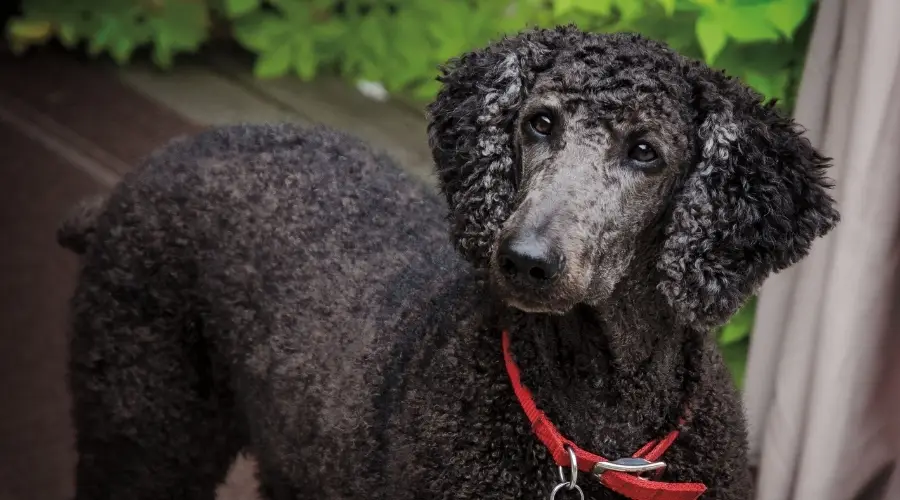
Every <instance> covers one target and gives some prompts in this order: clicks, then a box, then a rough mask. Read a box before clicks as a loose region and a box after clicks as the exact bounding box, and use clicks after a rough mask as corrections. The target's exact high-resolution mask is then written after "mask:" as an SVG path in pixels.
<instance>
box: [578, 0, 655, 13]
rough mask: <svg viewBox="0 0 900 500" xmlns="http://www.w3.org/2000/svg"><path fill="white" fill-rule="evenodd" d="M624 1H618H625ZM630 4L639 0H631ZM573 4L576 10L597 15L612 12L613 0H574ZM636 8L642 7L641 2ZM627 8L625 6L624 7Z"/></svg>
mask: <svg viewBox="0 0 900 500" xmlns="http://www.w3.org/2000/svg"><path fill="white" fill-rule="evenodd" d="M627 1H628V0H625V1H624V2H619V3H625V2H627ZM630 3H631V4H637V3H639V2H637V1H633V2H630ZM575 6H576V7H577V8H578V10H581V11H583V12H587V13H589V14H594V15H597V16H608V15H610V14H611V13H612V7H613V1H612V0H575ZM638 8H641V9H643V4H641V5H639V6H638ZM626 9H627V7H626Z"/></svg>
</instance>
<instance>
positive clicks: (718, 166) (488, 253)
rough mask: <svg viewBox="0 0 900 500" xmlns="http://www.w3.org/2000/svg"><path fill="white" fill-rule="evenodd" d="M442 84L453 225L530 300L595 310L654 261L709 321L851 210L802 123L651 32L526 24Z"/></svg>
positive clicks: (675, 305) (459, 242) (469, 254)
mask: <svg viewBox="0 0 900 500" xmlns="http://www.w3.org/2000/svg"><path fill="white" fill-rule="evenodd" d="M440 80H441V82H442V83H443V88H442V90H441V91H440V93H439V95H438V97H437V99H436V100H435V102H434V103H433V104H432V105H431V106H430V108H429V114H430V123H429V127H428V132H429V141H430V145H431V148H432V151H433V156H434V160H435V163H436V166H437V171H438V178H439V181H440V185H441V188H442V191H443V193H444V194H445V196H446V199H447V202H448V203H449V205H450V218H451V236H452V238H453V240H454V243H455V245H456V247H457V248H458V249H459V251H460V252H461V253H462V254H463V255H464V256H465V257H466V258H467V259H468V260H469V261H470V262H472V263H473V264H474V265H475V266H477V267H480V268H484V269H487V270H489V272H490V275H491V278H492V280H491V281H492V283H493V285H494V286H495V288H496V290H497V291H498V292H499V294H500V295H501V296H502V297H503V298H504V299H506V300H507V301H508V302H509V303H510V304H511V305H513V306H515V307H517V308H519V309H522V310H525V311H531V312H550V313H564V312H566V311H568V310H570V309H571V308H572V307H574V306H576V305H579V304H587V305H598V304H601V303H603V301H605V300H607V299H608V298H609V296H610V294H612V293H613V291H614V289H615V287H616V286H617V285H618V284H620V283H622V282H623V280H625V278H627V277H628V273H629V272H632V273H634V272H638V271H636V269H638V268H642V269H644V271H642V272H643V273H644V274H643V275H642V276H645V278H642V279H643V282H644V283H646V285H647V286H648V287H653V288H654V289H656V290H659V291H660V292H661V293H662V294H663V295H664V296H665V298H666V299H667V301H668V303H669V305H670V306H671V307H672V309H673V311H674V312H675V313H676V317H677V318H679V319H680V320H681V321H682V322H683V323H684V324H687V325H693V326H697V327H703V328H706V327H710V326H713V325H715V324H718V323H721V322H722V321H724V320H726V319H727V318H728V317H729V316H730V315H731V314H733V312H734V311H735V310H736V309H737V307H739V306H740V304H741V303H742V302H743V301H744V300H746V298H747V296H748V295H749V294H751V293H752V292H753V291H754V290H755V289H756V288H757V287H758V286H759V285H760V284H761V283H762V281H763V280H764V279H765V278H766V277H767V276H768V275H769V274H770V273H772V272H775V271H778V270H780V269H782V268H784V267H787V266H789V265H791V264H793V263H794V262H796V261H797V260H798V259H800V258H801V257H803V256H804V255H805V254H806V253H807V252H808V249H809V247H810V244H811V242H812V241H813V240H814V239H815V238H817V237H819V236H821V235H823V234H825V233H826V232H828V231H829V230H830V229H831V228H832V227H833V226H834V224H835V223H836V222H837V220H838V213H837V211H836V210H835V208H834V202H833V200H832V199H831V198H830V196H829V195H828V192H827V190H828V188H829V187H830V186H829V181H828V180H827V179H826V178H825V176H824V169H825V167H826V166H827V159H825V158H823V157H822V156H820V155H819V154H818V153H817V152H816V151H815V149H813V148H812V147H811V145H810V144H809V142H808V141H807V140H806V139H804V138H803V137H802V136H801V134H800V132H799V131H798V130H797V129H796V127H795V125H794V123H793V122H792V121H791V120H789V119H786V118H783V117H782V116H781V115H779V113H778V112H777V111H776V110H775V109H774V108H773V107H772V106H768V105H765V104H763V103H762V99H761V96H760V95H759V94H757V93H755V92H754V91H752V90H750V89H749V88H747V87H746V86H744V85H742V84H741V83H740V82H738V81H736V80H734V79H729V78H727V77H725V76H724V75H722V74H721V73H719V72H715V71H713V70H711V69H709V68H708V67H706V66H705V65H703V64H701V63H699V62H696V61H692V60H689V59H686V58H684V57H682V56H680V55H678V54H676V53H674V52H673V51H671V50H670V49H668V48H667V47H666V46H665V45H663V44H660V43H656V42H652V41H650V40H647V39H644V38H642V37H640V36H638V35H632V34H607V35H601V34H586V33H583V32H581V31H579V30H577V29H575V28H573V27H564V28H557V29H554V30H533V31H528V32H525V33H522V34H520V35H518V36H516V37H513V38H507V39H503V40H501V41H499V42H497V43H494V44H493V45H490V46H489V47H487V48H485V49H483V50H479V51H475V52H471V53H468V54H465V55H463V56H462V57H461V58H459V59H457V60H454V61H451V62H450V63H449V64H448V65H447V66H446V67H445V68H444V71H443V74H442V76H441V78H440ZM648 259H652V261H653V262H654V265H653V266H651V267H652V268H655V270H654V272H652V273H649V275H648V273H647V271H646V266H644V267H641V266H637V265H636V263H639V262H647V261H648ZM632 278H635V277H632ZM629 282H635V280H634V279H631V280H629Z"/></svg>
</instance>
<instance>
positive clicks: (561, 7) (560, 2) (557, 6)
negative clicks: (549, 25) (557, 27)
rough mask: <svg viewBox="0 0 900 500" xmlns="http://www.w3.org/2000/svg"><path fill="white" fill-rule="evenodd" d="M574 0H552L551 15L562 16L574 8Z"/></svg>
mask: <svg viewBox="0 0 900 500" xmlns="http://www.w3.org/2000/svg"><path fill="white" fill-rule="evenodd" d="M575 2H576V0H553V15H554V16H562V15H564V14H566V13H567V12H569V11H570V10H572V9H574V8H575Z"/></svg>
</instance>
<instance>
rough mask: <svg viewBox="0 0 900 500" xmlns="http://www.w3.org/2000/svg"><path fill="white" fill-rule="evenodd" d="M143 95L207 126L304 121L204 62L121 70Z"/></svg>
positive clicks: (124, 76)
mask: <svg viewBox="0 0 900 500" xmlns="http://www.w3.org/2000/svg"><path fill="white" fill-rule="evenodd" d="M117 74H118V76H119V78H121V80H122V82H124V83H125V84H126V85H128V86H130V87H131V88H133V89H135V90H136V91H138V92H139V93H141V94H142V95H144V96H146V97H148V98H150V99H152V100H154V101H156V102H157V103H159V104H161V105H163V106H165V107H167V108H169V109H171V110H173V111H175V112H177V113H178V114H180V115H182V116H184V117H185V118H186V119H188V120H190V121H193V122H196V123H201V124H204V125H227V124H233V123H240V122H257V123H262V122H304V121H305V120H303V119H302V118H301V117H300V116H299V115H298V114H297V113H295V112H293V111H292V110H290V109H288V108H286V107H281V106H278V105H277V104H275V103H273V102H270V101H266V100H265V99H262V98H260V97H259V96H257V95H253V94H251V93H249V92H247V91H246V89H244V88H242V87H241V86H240V85H237V84H235V83H234V82H232V81H229V80H228V79H226V78H222V76H221V75H219V74H217V73H216V72H214V71H212V70H210V69H209V68H208V67H205V66H203V65H187V64H185V65H182V66H179V67H178V70H177V71H173V72H171V73H164V72H161V71H158V70H156V69H154V68H151V67H149V66H147V65H143V64H135V65H132V66H128V67H126V68H122V69H119V70H118V71H117Z"/></svg>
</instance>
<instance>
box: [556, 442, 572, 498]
mask: <svg viewBox="0 0 900 500" xmlns="http://www.w3.org/2000/svg"><path fill="white" fill-rule="evenodd" d="M566 453H568V454H569V480H568V481H566V473H565V471H564V470H563V467H562V465H560V466H559V480H560V481H561V482H562V483H561V484H564V485H566V486H567V487H568V488H569V489H570V490H574V489H575V488H577V487H578V485H577V484H576V483H577V482H578V457H576V456H575V450H573V449H572V447H571V446H568V445H566ZM551 498H553V497H551Z"/></svg>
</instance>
